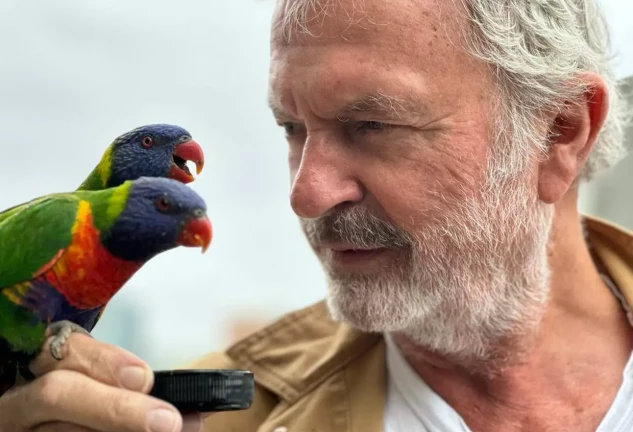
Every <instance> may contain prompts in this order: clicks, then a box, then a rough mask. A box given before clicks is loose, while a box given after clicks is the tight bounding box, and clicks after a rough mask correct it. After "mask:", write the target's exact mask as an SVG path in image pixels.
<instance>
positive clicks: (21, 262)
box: [0, 194, 78, 294]
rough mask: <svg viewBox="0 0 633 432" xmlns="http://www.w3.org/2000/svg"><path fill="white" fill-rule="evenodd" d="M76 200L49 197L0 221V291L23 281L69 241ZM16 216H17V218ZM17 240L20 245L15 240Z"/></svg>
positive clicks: (36, 272)
mask: <svg viewBox="0 0 633 432" xmlns="http://www.w3.org/2000/svg"><path fill="white" fill-rule="evenodd" d="M77 207H78V199H77V198H76V197H74V196H72V195H70V194H59V195H51V196H50V197H48V198H45V199H41V200H39V201H38V202H36V203H34V204H28V205H24V206H21V207H19V208H18V209H16V210H14V211H13V213H12V214H11V216H9V217H7V218H6V219H4V220H3V221H2V222H0V263H2V266H1V267H0V290H1V291H2V292H3V294H4V289H5V288H6V287H11V286H13V285H15V284H18V283H20V282H26V281H29V280H31V279H33V277H34V276H35V275H37V274H38V273H41V271H42V269H43V268H44V267H45V266H51V265H52V264H54V262H51V260H53V259H54V258H55V257H57V258H58V259H59V257H60V254H59V251H60V250H62V249H65V248H66V247H67V246H68V245H69V244H70V241H71V239H72V228H73V222H74V221H75V215H76V214H77ZM18 215H19V217H17V216H18ZM16 238H19V239H20V241H19V242H15V240H14V239H16Z"/></svg>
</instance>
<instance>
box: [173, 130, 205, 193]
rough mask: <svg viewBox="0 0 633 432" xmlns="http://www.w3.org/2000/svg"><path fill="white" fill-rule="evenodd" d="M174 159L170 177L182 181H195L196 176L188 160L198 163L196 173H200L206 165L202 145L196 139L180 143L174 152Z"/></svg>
mask: <svg viewBox="0 0 633 432" xmlns="http://www.w3.org/2000/svg"><path fill="white" fill-rule="evenodd" d="M172 159H173V161H172V164H171V168H170V170H169V177H170V178H172V179H174V180H178V181H179V182H182V183H191V182H192V181H194V177H193V175H192V174H191V171H190V170H189V167H188V166H187V162H188V161H191V162H193V163H195V164H196V174H200V173H201V172H202V168H203V167H204V153H203V152H202V147H200V144H198V143H197V142H196V141H194V140H190V141H187V142H184V143H181V144H178V145H177V146H176V147H175V148H174V151H173V152H172Z"/></svg>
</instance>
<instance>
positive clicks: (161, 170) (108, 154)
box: [79, 124, 204, 190]
mask: <svg viewBox="0 0 633 432" xmlns="http://www.w3.org/2000/svg"><path fill="white" fill-rule="evenodd" d="M188 161H191V162H193V163H194V164H195V165H196V173H197V174H200V173H201V172H202V169H203V166H204V153H203V152H202V148H201V147H200V145H199V144H198V143H197V142H196V141H195V140H193V139H192V138H191V134H190V133H189V132H188V131H187V130H185V129H183V128H182V127H180V126H175V125H169V124H152V125H145V126H141V127H138V128H136V129H133V130H131V131H129V132H126V133H124V134H122V135H120V136H119V137H117V138H116V139H115V140H114V141H113V142H112V143H111V144H110V145H109V146H108V148H107V149H106V151H105V153H104V154H103V156H102V157H101V161H100V162H99V164H98V165H97V166H96V167H95V169H94V170H93V171H92V172H91V173H90V175H88V178H86V179H85V180H84V181H83V183H82V184H81V186H79V189H81V190H97V189H104V188H109V187H113V186H118V185H120V184H121V183H123V182H124V181H127V180H135V179H137V178H139V177H168V178H172V179H174V180H178V181H180V182H182V183H189V182H192V181H193V180H194V177H193V175H192V174H191V171H190V170H189V167H188V166H187V162H188Z"/></svg>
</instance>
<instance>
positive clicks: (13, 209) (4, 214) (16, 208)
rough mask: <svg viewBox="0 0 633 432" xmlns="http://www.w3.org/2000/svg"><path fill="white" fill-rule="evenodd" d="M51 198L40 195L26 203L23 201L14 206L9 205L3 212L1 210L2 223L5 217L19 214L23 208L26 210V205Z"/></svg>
mask: <svg viewBox="0 0 633 432" xmlns="http://www.w3.org/2000/svg"><path fill="white" fill-rule="evenodd" d="M47 199H49V197H39V198H35V199H34V200H31V201H28V202H25V203H21V204H18V205H15V206H13V207H9V208H8V209H6V210H3V211H2V212H0V223H2V221H4V220H5V219H8V218H10V217H11V216H13V215H14V214H17V213H19V212H21V211H22V210H24V209H25V208H26V207H29V206H32V205H35V204H37V203H39V202H42V201H45V200H47Z"/></svg>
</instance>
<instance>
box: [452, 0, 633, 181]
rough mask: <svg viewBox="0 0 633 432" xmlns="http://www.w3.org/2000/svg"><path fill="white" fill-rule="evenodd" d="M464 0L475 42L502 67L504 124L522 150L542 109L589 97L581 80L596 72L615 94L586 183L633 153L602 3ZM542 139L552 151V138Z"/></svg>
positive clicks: (481, 54)
mask: <svg viewBox="0 0 633 432" xmlns="http://www.w3.org/2000/svg"><path fill="white" fill-rule="evenodd" d="M460 1H461V2H462V4H463V5H464V7H465V10H466V11H467V16H468V19H469V21H470V23H471V29H470V31H469V32H468V34H467V35H466V41H467V44H468V47H469V48H470V51H471V53H472V54H473V55H475V56H476V57H478V58H480V59H482V60H483V61H485V62H487V63H488V64H490V65H491V67H492V68H493V70H494V73H495V77H496V80H497V82H498V84H499V88H500V92H501V95H502V98H501V101H500V102H501V105H500V108H501V110H500V114H501V118H500V119H499V121H500V123H501V125H502V126H504V127H506V128H509V129H506V130H510V131H511V133H512V135H513V136H512V142H513V143H514V150H515V152H521V153H522V154H523V156H529V155H530V154H531V151H532V150H533V146H534V144H535V143H534V142H533V140H532V139H531V137H533V136H534V132H535V131H536V127H537V126H538V125H539V124H540V119H539V113H541V112H543V110H544V109H547V110H553V111H554V112H558V111H560V110H562V109H563V108H564V105H565V104H566V103H569V102H574V101H579V100H581V98H582V97H583V95H584V93H585V92H587V91H588V90H590V89H588V88H587V84H586V83H585V82H583V81H582V80H581V79H579V77H580V75H581V74H583V73H586V72H593V73H596V74H598V75H600V76H601V77H602V79H603V80H604V82H605V85H606V87H607V91H608V92H609V113H608V115H607V118H606V120H605V123H604V125H603V127H602V129H601V131H600V133H599V135H598V137H597V140H596V143H595V145H594V147H593V149H592V152H591V154H590V155H589V157H588V159H587V163H586V164H585V166H584V168H583V170H582V172H581V173H580V176H579V180H584V181H588V180H591V179H593V178H595V177H596V175H598V174H600V173H601V172H602V171H604V170H606V169H608V168H610V167H611V166H613V165H615V164H616V163H617V162H618V161H619V160H620V159H621V158H622V157H623V156H624V155H625V154H626V149H625V145H624V125H625V116H626V112H627V109H626V106H625V99H624V98H623V96H622V95H621V94H620V92H619V88H618V85H617V81H616V78H615V76H614V71H613V68H612V65H611V60H612V57H611V44H610V38H609V32H608V26H607V23H606V21H605V19H604V16H603V15H602V13H601V11H600V10H599V8H598V5H597V4H596V1H595V0H556V1H551V0H550V1H546V0H504V1H499V0H460ZM501 130H503V128H502V129H501ZM536 144H537V150H538V151H541V152H543V153H546V152H547V145H548V143H547V142H543V143H536ZM515 152H513V153H515ZM512 159H514V160H515V161H516V162H517V165H518V166H515V167H508V168H509V171H511V172H512V171H515V169H521V167H522V165H523V163H525V162H526V159H529V157H523V158H520V159H518V158H512ZM520 161H523V163H521V162H520Z"/></svg>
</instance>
